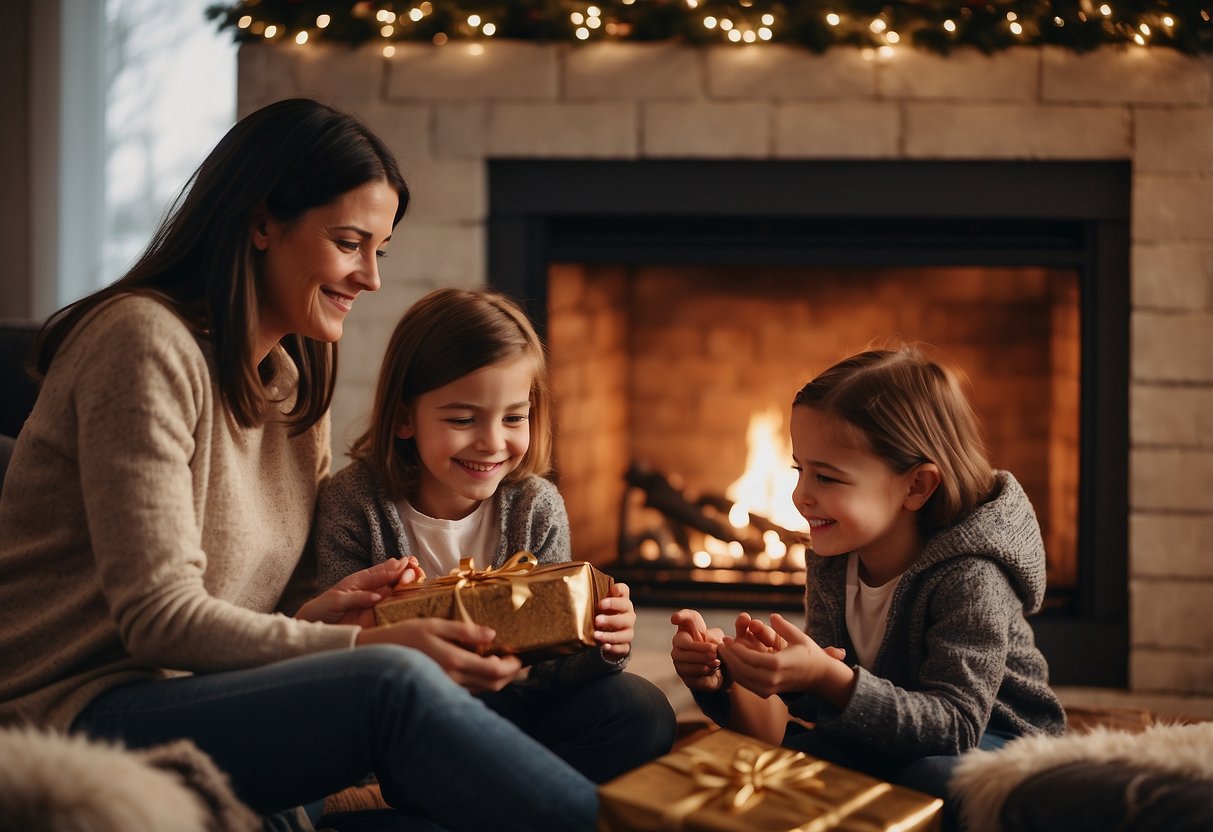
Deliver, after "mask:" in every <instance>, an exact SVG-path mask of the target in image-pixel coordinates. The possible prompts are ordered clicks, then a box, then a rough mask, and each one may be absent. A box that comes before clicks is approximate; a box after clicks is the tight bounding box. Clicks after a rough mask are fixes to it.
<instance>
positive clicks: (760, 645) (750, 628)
mask: <svg viewBox="0 0 1213 832" xmlns="http://www.w3.org/2000/svg"><path fill="white" fill-rule="evenodd" d="M743 630H744V633H743ZM736 640H737V641H744V642H745V643H746V645H747V646H750V647H754V648H755V649H758V650H763V651H765V652H767V653H774V652H777V651H779V650H782V649H783V648H785V647H787V646H788V642H787V640H786V639H784V638H783V637H781V636H780V635H779V634H778V633H776V632H775V631H774V630H773V629H772V628H771V627H769V626H768V625H766V624H763V623H762V622H761V621H759V620H758V619H756V618H751V617H750V614H749V613H747V612H743V613H742V614H741V615H739V616H737V638H736ZM821 649H822V650H823V651H824V652H825V654H826V655H827V656H829V657H830V658H831V659H837V660H838V661H842V660H843V659H845V658H846V657H847V651H846V650H843V649H842V648H841V647H823V648H821Z"/></svg>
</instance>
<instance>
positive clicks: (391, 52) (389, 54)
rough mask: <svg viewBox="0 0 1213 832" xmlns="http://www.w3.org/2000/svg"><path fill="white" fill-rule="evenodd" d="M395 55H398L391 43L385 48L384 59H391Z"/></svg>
mask: <svg viewBox="0 0 1213 832" xmlns="http://www.w3.org/2000/svg"><path fill="white" fill-rule="evenodd" d="M395 54H396V47H394V46H392V45H391V44H390V43H389V44H388V45H387V46H385V47H383V57H385V58H390V57H392V56H393V55H395Z"/></svg>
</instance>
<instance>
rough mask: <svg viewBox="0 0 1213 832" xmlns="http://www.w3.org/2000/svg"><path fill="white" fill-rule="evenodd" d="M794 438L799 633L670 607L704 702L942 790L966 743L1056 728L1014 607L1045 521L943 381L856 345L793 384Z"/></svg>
mask: <svg viewBox="0 0 1213 832" xmlns="http://www.w3.org/2000/svg"><path fill="white" fill-rule="evenodd" d="M791 438H792V454H793V466H794V467H795V469H796V471H797V472H798V480H797V484H796V488H795V490H794V492H793V494H792V500H793V502H794V503H795V505H796V507H797V509H798V510H799V511H800V513H801V515H803V516H804V517H805V519H806V520H808V521H809V525H810V527H811V530H812V536H813V544H812V554H811V555H810V557H809V559H808V564H807V575H806V585H807V586H806V595H805V605H806V613H807V614H806V625H805V631H804V632H802V631H800V630H799V629H798V628H797V627H796V626H795V625H793V624H792V623H790V622H788V621H787V620H785V619H784V618H782V617H781V616H779V615H772V616H771V623H770V625H769V626H768V625H766V624H763V623H762V622H759V621H756V620H753V619H751V618H750V616H748V615H746V614H744V613H743V614H742V615H741V616H739V617H738V619H737V634H736V637H735V638H730V637H726V636H724V635H723V633H722V632H721V631H720V630H718V629H712V630H709V629H708V628H707V627H706V626H705V624H704V622H703V618H702V617H701V616H700V615H699V613H697V612H695V611H693V610H682V611H680V612H678V613H675V614H674V616H673V619H672V623H674V624H675V625H677V627H678V631H677V633H676V634H675V636H674V641H673V648H672V651H671V655H672V658H673V660H674V665H675V668H676V669H677V671H678V674H679V676H680V677H681V678H682V680H683V682H684V683H685V684H686V685H687V687H688V688H690V689H691V691H692V693H693V694H694V695H695V698H696V700H697V701H698V702H699V704H700V706H701V707H703V708H704V710H705V711H706V712H707V713H709V714H710V715H712V717H713V718H714V719H716V720H717V721H718V722H720V723H722V724H725V725H728V726H730V727H733V728H736V729H738V730H742V731H744V732H747V733H750V734H753V735H756V736H758V737H760V738H763V739H766V740H768V741H770V742H774V743H781V742H782V744H783V745H785V746H788V747H791V748H795V749H797V750H801V751H805V752H807V753H809V754H812V755H814V756H817V757H822V758H824V759H828V760H831V761H833V762H836V763H839V764H841V765H845V766H847V767H849V768H854V769H858V770H861V771H866V772H868V773H869V774H873V775H875V776H877V777H880V778H882V779H885V780H889V781H892V782H895V783H899V784H901V785H906V786H910V787H912V788H916V789H919V790H921V791H925V792H928V793H930V794H935V795H937V796H940V797H943V796H945V795H946V785H947V781H948V779H949V777H950V774H951V771H952V767H953V766H954V765H955V763H956V762H957V759H958V756H957V755H959V754H961V753H962V752H964V751H967V750H968V749H971V748H975V747H980V748H985V749H992V748H996V747H998V746H1000V745H1002V744H1003V743H1004V742H1006V741H1007V740H1008V739H1010V738H1012V737H1016V736H1021V735H1027V734H1040V733H1044V734H1058V733H1061V731H1062V730H1063V728H1064V715H1063V713H1062V710H1061V706H1060V705H1059V703H1058V701H1057V698H1056V697H1055V696H1054V694H1053V692H1052V691H1051V690H1050V689H1049V686H1048V669H1047V666H1046V664H1045V660H1044V657H1043V656H1042V655H1041V653H1040V651H1039V650H1038V649H1037V648H1036V645H1035V643H1034V641H1033V635H1032V629H1031V627H1030V626H1029V625H1028V623H1027V620H1026V616H1027V615H1030V614H1032V613H1034V612H1036V611H1037V610H1038V609H1039V608H1040V604H1041V601H1042V600H1043V597H1044V589H1045V554H1044V545H1043V543H1042V541H1041V536H1040V528H1039V526H1038V525H1037V522H1036V515H1035V513H1034V512H1033V510H1032V506H1031V504H1030V503H1029V502H1028V498H1027V496H1026V495H1025V494H1024V492H1023V489H1022V488H1020V486H1019V483H1018V482H1016V480H1015V478H1014V477H1013V476H1012V475H1011V474H1010V473H1008V472H1006V471H995V470H993V469H992V468H991V467H990V465H989V463H988V462H987V461H986V457H985V454H984V451H983V449H982V442H981V438H980V434H979V430H978V425H977V420H976V417H975V416H974V414H973V412H972V409H971V408H970V406H969V404H968V402H967V401H966V399H965V397H964V394H963V393H962V392H961V390H960V386H959V384H958V383H957V381H956V379H955V378H954V377H953V375H952V374H951V373H950V372H948V371H947V370H946V369H945V368H944V367H942V366H940V365H939V364H937V363H936V362H934V361H932V360H930V359H928V358H927V357H926V356H924V355H923V354H922V353H921V352H919V351H917V350H914V349H901V350H872V351H868V352H864V353H861V354H859V355H855V356H853V357H851V358H848V359H846V360H844V361H841V362H839V363H838V364H835V365H834V366H833V367H831V368H830V369H828V370H826V371H825V372H824V373H822V374H821V375H819V376H818V377H817V378H816V379H814V380H813V381H811V382H809V383H808V384H807V385H805V386H804V388H802V389H801V390H800V392H799V393H797V395H796V398H795V400H794V402H793V406H792V415H791ZM824 645H831V646H830V647H824ZM772 694H779V695H778V696H773V695H772ZM789 717H792V718H795V721H791V722H789ZM802 722H808V723H812V724H813V727H812V729H811V730H807V731H806V730H804V728H803V727H802V725H801V723H802ZM949 808H950V807H949ZM949 814H950V813H949Z"/></svg>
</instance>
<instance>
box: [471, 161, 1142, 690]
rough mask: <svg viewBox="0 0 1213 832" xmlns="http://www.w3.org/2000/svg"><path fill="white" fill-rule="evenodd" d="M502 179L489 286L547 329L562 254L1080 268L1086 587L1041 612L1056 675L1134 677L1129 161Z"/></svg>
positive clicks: (518, 173)
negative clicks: (1060, 606) (550, 288)
mask: <svg viewBox="0 0 1213 832" xmlns="http://www.w3.org/2000/svg"><path fill="white" fill-rule="evenodd" d="M488 181H489V216H488V220H487V229H488V240H487V243H488V252H487V255H488V275H489V283H490V284H491V285H492V286H494V287H496V288H498V289H500V290H502V291H505V292H508V293H509V294H511V295H513V296H515V297H517V298H519V299H521V300H523V301H524V302H525V304H526V306H527V310H528V312H529V313H530V314H531V316H532V317H533V318H534V320H535V321H536V323H537V325H538V327H539V329H540V331H541V332H543V331H544V330H545V328H546V310H547V279H548V278H547V275H548V268H549V266H550V265H551V264H552V263H559V262H577V263H586V264H591V263H612V264H628V265H630V264H652V265H655V264H683V265H690V264H704V263H712V264H718V265H730V264H732V265H750V266H807V267H808V266H836V267H837V266H931V265H940V266H943V265H977V266H1059V267H1070V268H1074V269H1077V270H1078V273H1079V275H1080V296H1081V316H1082V355H1083V363H1082V369H1081V386H1082V402H1081V437H1082V438H1081V446H1080V463H1079V464H1080V491H1081V494H1080V500H1079V505H1080V511H1079V518H1078V526H1079V529H1078V538H1079V541H1078V562H1079V584H1078V586H1077V587H1076V597H1075V598H1074V600H1073V603H1072V604H1070V605H1069V606H1068V608H1067V609H1066V610H1065V611H1064V612H1057V613H1043V614H1041V615H1038V616H1036V617H1035V618H1033V619H1032V621H1033V626H1034V628H1035V631H1036V636H1037V640H1038V642H1039V643H1040V645H1041V647H1042V649H1043V650H1044V652H1045V655H1046V656H1047V657H1048V659H1049V662H1050V667H1051V672H1052V678H1053V680H1054V681H1055V682H1056V683H1059V684H1086V685H1101V686H1117V687H1119V686H1123V685H1125V684H1126V682H1127V678H1128V548H1127V533H1128V499H1127V494H1128V455H1129V454H1128V447H1129V446H1128V393H1129V391H1128V387H1129V383H1128V367H1129V352H1128V342H1129V210H1130V182H1131V172H1130V168H1129V164H1128V162H1115V161H1109V162H1087V161H1065V162H1052V161H1050V162H1033V161H962V162H945V161H912V160H907V161H870V162H868V161H769V160H762V161H759V160H755V161H741V160H727V161H715V160H683V159H678V160H634V161H616V160H611V161H594V160H547V161H544V160H529V159H509V160H491V161H490V162H489V163H488ZM1096 357H1097V358H1096Z"/></svg>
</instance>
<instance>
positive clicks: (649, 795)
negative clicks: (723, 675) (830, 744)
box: [598, 730, 943, 832]
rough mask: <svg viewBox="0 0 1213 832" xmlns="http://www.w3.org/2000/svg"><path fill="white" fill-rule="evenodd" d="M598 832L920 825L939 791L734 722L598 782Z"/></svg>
mask: <svg viewBox="0 0 1213 832" xmlns="http://www.w3.org/2000/svg"><path fill="white" fill-rule="evenodd" d="M598 797H599V813H598V832H625V831H626V832H644V830H687V831H688V832H740V831H742V830H763V832H827V830H847V831H848V832H860V830H863V832H894V830H896V832H920V831H921V832H927V830H938V829H939V823H940V810H941V808H942V807H943V801H942V800H940V799H939V798H937V797H931V796H930V795H927V794H923V793H922V792H917V791H914V790H912V789H906V788H902V787H900V786H893V785H890V784H888V783H884V782H882V781H880V780H877V779H875V778H873V777H868V776H867V775H865V774H860V773H859V772H857V771H851V770H850V769H846V768H843V767H841V766H836V765H834V764H833V763H827V762H826V761H825V760H818V759H816V758H815V757H810V756H808V755H806V754H802V753H800V752H797V751H791V750H789V749H786V748H778V747H776V746H773V745H768V744H767V743H764V742H761V741H759V740H756V739H752V738H750V737H745V736H742V735H741V734H736V733H734V732H732V731H726V730H718V731H713V732H711V733H709V734H707V735H706V736H704V737H702V738H701V739H699V740H696V741H694V742H692V743H689V744H688V745H685V746H683V747H682V748H681V749H679V750H678V751H675V752H673V753H671V754H667V755H666V756H664V757H661V758H660V759H658V760H656V761H654V762H652V763H649V764H648V765H645V766H641V767H640V768H638V769H636V770H634V771H631V772H628V773H627V774H624V775H623V776H621V777H617V778H616V779H614V780H612V781H611V782H609V783H606V784H605V785H603V786H601V787H599V789H598Z"/></svg>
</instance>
